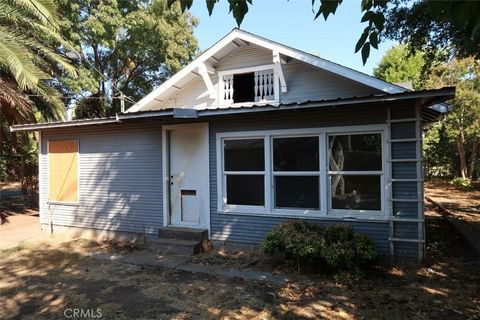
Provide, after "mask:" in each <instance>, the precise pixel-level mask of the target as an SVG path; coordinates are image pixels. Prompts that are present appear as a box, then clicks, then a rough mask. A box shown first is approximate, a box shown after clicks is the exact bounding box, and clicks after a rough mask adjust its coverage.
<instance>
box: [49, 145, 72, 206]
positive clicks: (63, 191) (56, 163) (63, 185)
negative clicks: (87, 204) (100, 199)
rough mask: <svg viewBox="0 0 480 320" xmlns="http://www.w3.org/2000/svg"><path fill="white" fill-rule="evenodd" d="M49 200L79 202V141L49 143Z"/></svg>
mask: <svg viewBox="0 0 480 320" xmlns="http://www.w3.org/2000/svg"><path fill="white" fill-rule="evenodd" d="M48 200H50V201H60V202H78V141H76V140H64V141H49V142H48Z"/></svg>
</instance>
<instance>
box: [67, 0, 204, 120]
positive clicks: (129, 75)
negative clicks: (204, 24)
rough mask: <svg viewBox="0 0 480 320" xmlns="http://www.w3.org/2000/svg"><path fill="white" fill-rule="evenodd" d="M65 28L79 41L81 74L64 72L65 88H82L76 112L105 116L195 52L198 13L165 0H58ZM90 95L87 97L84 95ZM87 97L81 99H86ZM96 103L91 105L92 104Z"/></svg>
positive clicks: (76, 90) (70, 90) (144, 91)
mask: <svg viewBox="0 0 480 320" xmlns="http://www.w3.org/2000/svg"><path fill="white" fill-rule="evenodd" d="M58 1H59V4H60V8H61V10H62V12H63V15H64V16H65V17H66V18H67V19H66V21H64V23H63V24H62V29H63V31H64V34H65V35H66V37H67V38H68V39H70V40H71V41H72V42H74V43H75V44H76V46H77V47H78V48H79V51H81V55H82V58H83V59H84V61H78V64H79V68H80V76H79V80H75V81H71V79H70V78H68V77H66V78H63V79H61V80H60V81H61V82H62V83H64V90H65V92H66V93H68V94H78V95H79V99H78V100H80V103H79V108H78V110H77V115H78V116H80V117H82V116H86V117H90V116H105V115H109V114H114V113H115V112H118V111H119V109H120V101H119V96H120V94H121V92H123V93H125V94H126V95H127V96H129V97H130V98H131V99H128V98H127V100H126V106H127V107H128V106H129V105H131V104H132V103H133V101H132V100H137V99H140V98H141V97H142V96H144V95H145V94H147V93H148V92H149V91H151V90H152V89H153V88H154V87H156V86H158V85H159V84H161V83H162V82H163V81H164V80H165V79H168V78H169V77H170V76H171V75H172V74H173V73H175V72H176V71H178V70H179V69H180V68H181V67H182V66H183V65H185V64H186V63H188V62H189V61H191V59H192V58H193V57H194V55H195V53H196V51H197V49H198V44H197V40H196V39H195V37H194V35H193V28H194V27H195V26H196V25H197V19H195V18H194V17H193V16H191V15H190V14H188V13H182V12H181V11H180V8H179V6H173V7H172V8H171V10H169V8H168V7H167V3H166V0H152V1H149V0H136V1H123V0H118V1H117V0H103V1H99V0H80V1H73V0H58ZM86 96H88V98H84V97H86ZM82 100H83V101H82ZM89 109H93V110H89Z"/></svg>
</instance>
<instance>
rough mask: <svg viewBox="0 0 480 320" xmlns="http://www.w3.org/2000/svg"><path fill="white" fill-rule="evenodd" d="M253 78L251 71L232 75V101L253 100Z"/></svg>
mask: <svg viewBox="0 0 480 320" xmlns="http://www.w3.org/2000/svg"><path fill="white" fill-rule="evenodd" d="M254 78H255V74H254V73H253V72H249V73H241V74H235V75H233V103H238V102H252V101H254V99H255V91H254V85H255V80H254Z"/></svg>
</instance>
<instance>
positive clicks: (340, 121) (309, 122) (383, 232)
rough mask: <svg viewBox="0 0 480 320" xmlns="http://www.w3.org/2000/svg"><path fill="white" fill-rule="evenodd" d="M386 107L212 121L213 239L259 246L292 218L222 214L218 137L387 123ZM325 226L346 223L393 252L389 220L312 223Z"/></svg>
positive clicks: (333, 220)
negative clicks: (277, 226)
mask: <svg viewBox="0 0 480 320" xmlns="http://www.w3.org/2000/svg"><path fill="white" fill-rule="evenodd" d="M385 120H386V110H385V108H384V107H383V106H376V107H375V106H372V107H371V108H370V109H369V111H368V112H365V109H362V108H341V109H326V110H315V111H296V112H284V113H277V114H269V115H255V116H252V115H244V116H236V117H232V118H229V119H222V120H221V121H211V122H210V202H211V203H210V210H211V216H210V228H211V238H212V239H215V240H222V241H234V242H244V243H252V244H259V243H260V242H261V240H262V239H263V238H264V236H265V234H266V233H267V232H268V231H269V230H271V229H272V227H274V226H275V225H277V224H279V223H281V222H283V221H285V220H289V219H292V218H286V217H278V216H271V217H269V216H254V215H242V214H233V213H219V212H218V208H217V167H216V166H217V164H216V134H217V133H220V132H232V131H255V130H275V129H293V128H314V127H331V126H349V125H365V124H379V123H385ZM312 221H315V222H317V223H319V224H321V225H330V224H333V223H345V224H348V225H350V226H351V227H352V228H353V229H354V230H356V231H359V232H363V233H366V234H368V235H369V236H370V237H371V238H372V239H373V240H374V241H375V243H376V245H377V247H378V249H379V250H380V252H382V253H383V254H388V253H389V241H388V237H389V225H388V221H375V222H374V221H351V220H350V221H347V220H341V219H328V218H322V219H321V220H319V219H315V220H312Z"/></svg>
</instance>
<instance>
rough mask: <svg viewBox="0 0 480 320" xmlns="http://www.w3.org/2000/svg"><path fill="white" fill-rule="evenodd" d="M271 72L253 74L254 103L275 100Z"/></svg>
mask: <svg viewBox="0 0 480 320" xmlns="http://www.w3.org/2000/svg"><path fill="white" fill-rule="evenodd" d="M273 80H274V77H273V70H263V71H256V72H255V86H254V90H255V102H259V101H271V100H274V99H275V93H274V85H273V83H274V81H273Z"/></svg>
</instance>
